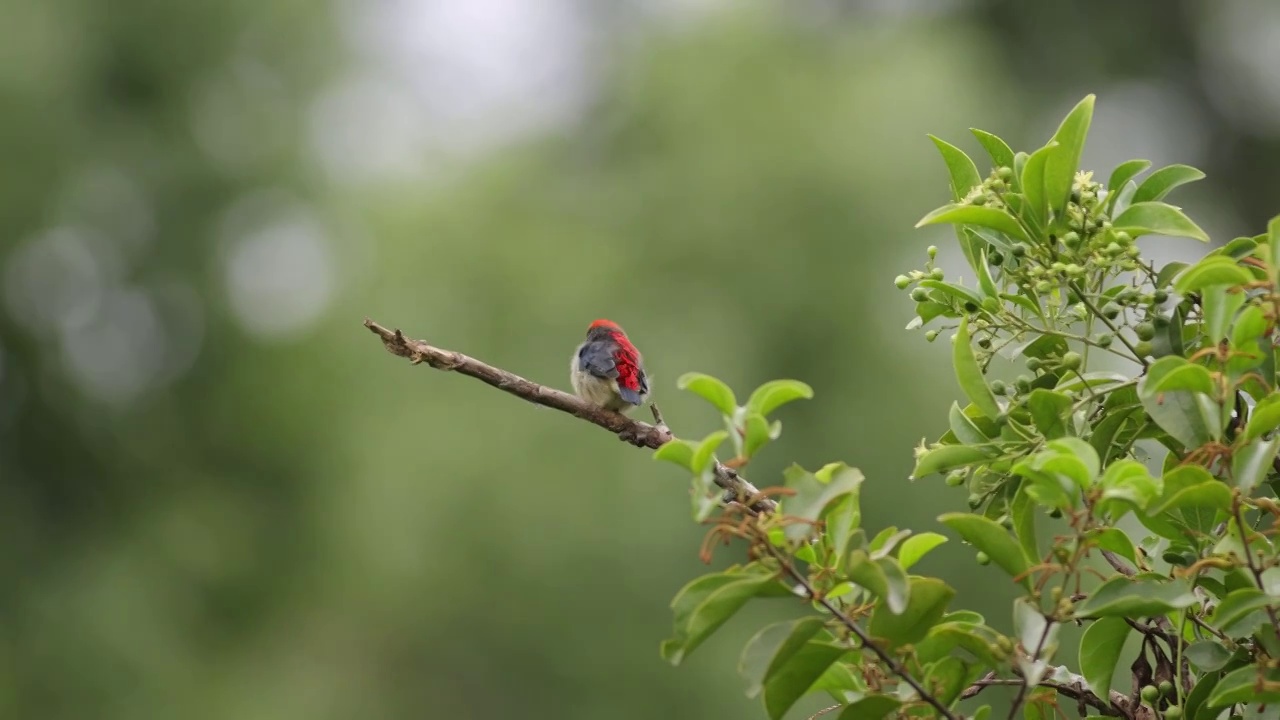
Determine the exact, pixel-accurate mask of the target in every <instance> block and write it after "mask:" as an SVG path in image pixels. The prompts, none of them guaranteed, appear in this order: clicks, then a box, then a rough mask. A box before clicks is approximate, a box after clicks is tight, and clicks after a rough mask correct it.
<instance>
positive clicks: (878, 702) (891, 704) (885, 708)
mask: <svg viewBox="0 0 1280 720" xmlns="http://www.w3.org/2000/svg"><path fill="white" fill-rule="evenodd" d="M900 707H902V701H901V700H899V699H898V698H896V697H893V696H892V695H868V696H867V697H864V698H862V699H861V700H858V701H857V702H854V703H850V704H849V705H847V706H845V708H844V710H842V711H840V715H839V717H837V718H836V720H884V717H885V716H886V715H888V714H890V713H892V712H895V711H896V710H897V709H898V708H900Z"/></svg>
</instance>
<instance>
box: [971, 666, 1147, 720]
mask: <svg viewBox="0 0 1280 720" xmlns="http://www.w3.org/2000/svg"><path fill="white" fill-rule="evenodd" d="M993 685H1025V682H1024V681H1023V679H1022V678H998V677H996V676H995V673H987V675H986V676H985V677H983V678H981V679H980V680H977V681H975V682H974V683H973V684H972V685H970V686H969V687H967V688H965V690H964V692H962V693H960V699H961V700H968V699H969V698H971V697H974V696H976V695H977V694H978V693H980V692H982V690H983V689H984V688H988V687H991V686H993ZM1038 686H1039V687H1042V688H1049V689H1050V690H1053V691H1055V692H1057V693H1058V694H1059V695H1064V696H1066V697H1069V698H1071V699H1072V700H1075V701H1076V702H1081V703H1084V704H1085V705H1088V706H1089V707H1092V708H1096V709H1097V710H1098V711H1099V712H1101V713H1102V714H1103V715H1110V716H1112V717H1124V714H1123V713H1121V712H1120V711H1119V710H1117V709H1116V708H1114V707H1112V706H1111V705H1110V704H1108V703H1107V702H1106V701H1105V700H1103V699H1102V698H1100V697H1098V696H1097V695H1094V694H1093V693H1092V692H1090V691H1088V690H1085V689H1083V688H1081V687H1079V686H1077V685H1064V684H1062V683H1056V682H1053V681H1052V680H1044V681H1041V682H1040V683H1038Z"/></svg>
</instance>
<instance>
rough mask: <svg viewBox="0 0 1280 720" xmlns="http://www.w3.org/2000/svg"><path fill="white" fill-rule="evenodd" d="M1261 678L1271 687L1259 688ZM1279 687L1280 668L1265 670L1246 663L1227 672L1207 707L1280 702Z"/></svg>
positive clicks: (1214, 690) (1210, 696)
mask: <svg viewBox="0 0 1280 720" xmlns="http://www.w3.org/2000/svg"><path fill="white" fill-rule="evenodd" d="M1259 679H1261V680H1263V681H1265V682H1266V683H1268V685H1267V686H1266V687H1270V688H1271V689H1259V687H1258V684H1259V683H1258V680H1259ZM1277 687H1280V668H1271V669H1266V670H1264V669H1262V668H1259V667H1257V666H1256V665H1246V666H1244V667H1242V668H1239V669H1237V670H1233V671H1231V672H1229V673H1227V674H1226V675H1224V676H1223V677H1222V679H1221V680H1219V681H1218V685H1217V687H1215V688H1214V689H1213V693H1212V694H1211V695H1209V700H1208V701H1207V702H1206V703H1205V707H1209V708H1216V707H1225V706H1227V705H1234V704H1236V703H1251V704H1252V703H1267V704H1270V703H1274V702H1280V690H1277V689H1276V688H1277Z"/></svg>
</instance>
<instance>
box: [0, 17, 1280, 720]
mask: <svg viewBox="0 0 1280 720" xmlns="http://www.w3.org/2000/svg"><path fill="white" fill-rule="evenodd" d="M0 17H3V18H4V21H3V23H0V108H3V112H0V281H2V283H3V291H2V293H0V304H2V307H0V310H2V312H0V558H3V568H2V569H0V573H3V576H2V577H0V587H2V588H3V589H2V590H0V617H2V618H3V622H2V623H0V717H4V718H49V719H51V720H52V719H60V718H68V719H69V718H76V719H80V718H101V719H104V720H106V719H110V718H129V719H130V720H145V719H147V718H173V717H179V716H181V717H193V718H219V719H220V718H237V719H243V720H254V719H258V718H262V719H264V720H265V719H268V718H269V719H272V720H290V719H292V718H298V719H304V718H305V719H306V720H322V719H324V718H460V719H475V720H487V719H490V718H556V719H560V718H563V719H566V720H576V719H586V718H592V719H594V718H620V719H630V718H657V717H666V718H675V717H680V718H684V717H689V718H731V717H732V718H757V717H761V718H762V717H764V713H763V709H762V708H761V707H760V706H759V704H758V702H756V701H751V700H748V699H746V698H745V697H744V696H743V694H742V684H741V682H740V681H739V679H738V678H737V677H736V675H735V673H734V668H735V665H736V657H737V653H738V651H739V649H740V647H741V644H742V642H744V641H745V640H746V638H747V637H748V636H749V634H750V633H751V632H753V631H754V629H756V628H757V627H758V626H759V625H760V624H761V623H763V622H764V621H765V620H767V619H777V618H779V617H782V616H785V615H786V614H789V613H793V612H796V611H797V610H798V609H797V608H792V607H790V606H789V605H787V604H786V603H785V602H780V603H779V602H775V603H774V605H772V606H769V605H763V606H761V607H758V608H753V609H750V610H749V611H747V612H745V613H744V614H743V616H742V617H740V618H739V619H737V620H736V621H735V622H734V623H732V624H731V625H730V626H729V627H728V628H727V629H726V630H725V631H724V632H723V633H722V634H721V635H718V636H717V637H715V638H714V639H713V640H712V641H711V642H709V643H708V644H707V645H705V646H703V648H701V649H700V650H699V651H698V652H697V653H695V654H694V655H693V656H692V657H691V658H690V659H689V660H688V661H687V662H686V665H685V666H683V667H681V668H671V667H669V666H667V665H665V664H664V663H663V662H662V661H661V660H660V659H659V657H658V652H657V649H658V644H659V642H660V641H661V640H662V639H663V638H664V637H666V635H667V633H668V632H669V630H670V616H669V609H668V606H667V604H668V602H669V600H670V599H671V597H672V596H673V595H674V593H675V592H676V591H677V590H678V589H679V588H680V586H681V585H682V584H683V583H684V582H686V581H687V580H689V579H691V578H692V577H694V576H695V575H696V574H698V573H700V572H703V571H704V570H705V567H704V566H703V565H702V564H701V563H700V562H699V561H698V560H697V548H698V544H699V542H700V540H701V537H702V533H703V529H702V528H700V527H698V526H696V525H694V524H693V523H692V522H690V519H689V505H688V496H687V483H686V480H685V478H684V477H683V476H682V475H681V474H680V472H679V471H677V470H676V469H675V468H674V467H672V466H669V465H666V464H661V465H659V464H655V463H654V461H653V460H651V459H650V457H649V454H648V453H647V452H641V451H637V450H635V449H633V448H628V447H627V446H625V445H623V444H621V443H619V442H618V441H617V440H616V439H614V438H612V437H610V436H609V435H608V434H607V433H604V432H601V431H600V430H599V429H597V428H594V427H592V426H589V425H587V424H585V423H582V422H579V421H576V420H574V419H572V418H569V417H567V416H564V415H561V414H559V413H554V412H552V411H548V410H542V409H538V408H535V407H533V406H531V405H527V404H524V403H520V402H518V401H515V400H513V399H511V398H509V397H507V396H504V395H503V394H501V393H498V392H495V391H493V390H492V389H489V388H486V387H484V386H482V385H480V384H479V383H477V382H475V381H472V380H469V379H466V378H463V377H458V376H451V375H446V374H443V373H438V372H434V371H430V370H427V369H423V368H413V367H410V366H409V365H408V364H407V363H405V362H403V361H402V360H399V359H397V358H393V357H391V356H390V355H388V354H387V353H385V352H384V351H383V350H382V349H381V347H380V345H379V343H378V342H377V340H376V339H375V338H374V337H372V336H370V335H369V333H368V332H367V331H365V330H364V329H362V328H361V327H360V322H361V320H362V319H363V318H364V317H366V316H368V317H372V318H373V319H375V320H378V321H379V322H382V323H384V324H387V325H390V326H396V327H400V328H402V329H404V331H405V332H406V333H407V334H409V335H411V336H414V337H422V338H425V339H427V340H429V341H431V342H433V343H435V344H437V345H441V346H443V347H448V348H453V349H457V350H461V351H463V352H466V353H469V354H472V355H474V356H477V357H479V358H482V359H485V360H487V361H490V362H492V363H494V364H497V365H500V366H502V367H505V368H508V369H510V370H512V371H514V372H517V373H520V374H522V375H524V376H526V377H529V378H532V379H536V380H539V381H543V382H546V383H549V384H553V385H556V386H559V387H562V388H564V387H567V384H568V383H567V377H566V376H567V366H568V358H569V354H570V352H571V351H572V349H573V347H574V346H575V345H576V344H577V343H578V342H579V341H580V339H581V337H582V335H583V333H584V332H585V328H586V326H587V324H588V323H589V322H590V321H591V320H592V319H594V318H596V317H609V318H612V319H614V320H616V321H618V322H620V323H621V324H622V325H623V326H624V327H625V328H626V329H627V330H628V332H629V333H630V334H631V336H632V337H633V339H634V340H635V341H636V342H637V344H638V345H639V346H640V348H641V350H642V351H643V352H644V353H645V357H646V361H647V364H648V366H649V370H650V373H651V375H652V376H653V384H654V387H655V390H656V393H657V394H656V399H658V400H659V401H660V402H661V404H662V405H663V408H664V410H665V412H666V415H667V419H668V421H669V422H670V423H671V424H672V425H673V426H674V427H675V429H676V430H677V432H680V433H682V434H685V435H689V436H701V435H702V434H705V433H706V432H709V431H710V430H712V429H714V428H715V427H716V425H717V419H716V418H715V417H714V416H713V414H712V412H711V411H710V410H709V408H708V406H706V405H705V404H704V403H702V402H701V401H700V400H697V399H695V398H692V397H691V396H687V395H686V394H684V393H680V392H678V391H676V389H675V387H674V385H675V379H676V377H678V376H679V375H680V374H681V373H683V372H685V371H689V370H699V371H703V372H708V373H712V374H714V375H717V376H719V377H721V378H723V379H725V380H726V381H728V382H729V383H730V384H731V385H733V386H734V388H735V389H736V390H737V391H738V392H739V394H740V395H742V396H745V394H746V393H748V392H749V391H750V390H751V389H752V388H753V387H754V386H755V385H757V384H759V383H760V382H763V381H765V380H768V379H771V378H776V377H794V378H799V379H802V380H805V381H807V382H809V383H810V384H812V385H813V386H814V388H815V389H816V392H817V397H816V398H815V399H814V400H812V401H809V402H805V403H798V404H795V405H791V406H788V407H787V408H786V409H785V410H784V411H782V415H781V417H782V418H783V420H784V426H785V428H784V434H783V441H782V442H781V443H780V444H777V445H775V446H773V447H771V448H770V449H768V450H767V451H766V453H765V454H764V455H763V456H762V457H761V459H760V460H759V462H758V464H756V465H753V467H752V468H751V473H750V475H751V477H752V478H753V479H754V480H755V481H756V482H757V484H760V485H767V484H771V483H772V482H776V480H777V479H778V477H779V472H780V471H781V469H782V468H783V467H785V466H786V465H787V464H789V463H790V462H792V461H795V462H799V463H800V464H802V465H805V466H806V467H809V468H815V467H817V466H820V465H821V464H823V463H826V462H829V461H834V460H844V461H846V462H849V463H851V464H853V465H856V466H859V467H860V468H862V469H863V471H864V472H865V473H866V475H867V477H868V482H867V483H866V485H865V486H864V509H865V523H866V524H867V526H868V527H869V529H870V530H871V531H872V532H874V531H876V530H879V529H881V528H883V527H887V526H890V525H895V526H898V527H908V528H911V529H913V530H916V531H923V530H926V529H935V523H934V522H933V518H934V517H935V516H936V515H937V514H938V513H939V512H942V511H945V510H947V509H954V508H957V507H962V506H963V502H964V493H963V490H959V489H950V488H945V487H944V486H943V485H942V483H941V482H940V481H937V480H936V479H934V480H930V481H925V482H920V483H915V484H912V483H909V482H908V481H907V479H906V478H907V474H908V472H909V470H910V466H911V459H912V455H911V450H912V447H913V446H914V445H916V444H917V443H918V442H919V441H920V440H921V438H923V437H929V438H936V437H937V435H938V434H939V433H940V432H941V431H942V430H943V429H944V428H945V410H946V408H947V407H948V406H949V405H950V403H951V401H952V399H953V398H954V397H955V396H956V395H957V388H956V386H955V383H954V381H953V379H952V377H951V371H950V368H949V365H948V361H947V356H946V355H947V353H946V347H945V343H938V344H936V345H928V344H926V343H925V342H924V340H923V337H922V334H921V333H920V332H915V333H908V332H905V331H904V330H903V326H904V325H905V324H906V322H907V320H908V319H909V318H910V316H911V313H910V303H909V301H908V300H907V298H906V297H905V296H904V294H902V293H899V292H897V291H896V290H894V288H893V285H892V278H893V277H894V275H896V274H898V273H899V272H902V271H905V270H909V269H911V268H914V267H919V266H921V265H922V264H923V261H924V248H925V246H927V245H929V244H931V243H937V244H939V245H942V246H943V247H944V250H943V253H942V260H943V265H944V266H945V267H947V268H948V269H950V270H952V271H960V270H961V268H962V261H961V260H960V259H959V256H958V253H956V252H954V251H953V249H952V248H951V247H949V245H948V242H947V241H948V239H949V236H948V234H947V231H946V230H936V231H935V230H932V229H931V230H927V231H926V230H920V231H915V230H912V226H913V224H914V223H915V221H916V220H917V219H919V218H920V217H921V216H922V215H924V214H925V213H926V212H928V211H929V210H931V209H933V208H934V207H935V206H937V205H939V204H941V203H943V202H945V201H946V200H947V192H948V191H947V179H946V175H945V173H944V170H943V167H942V164H941V162H940V161H939V159H938V158H937V156H936V151H935V149H934V148H933V146H932V144H931V143H930V142H929V141H928V139H927V138H926V137H925V134H926V133H934V134H937V135H939V136H941V137H943V138H946V139H949V140H951V141H953V142H957V143H958V144H960V145H961V146H962V147H964V148H966V149H968V150H970V151H971V152H972V153H973V154H974V155H975V157H977V156H978V154H977V146H976V143H975V142H973V141H972V140H971V138H969V137H968V134H967V130H966V129H967V128H968V127H971V126H976V127H981V128H984V129H987V130H991V131H994V132H996V133H998V134H1001V135H1002V136H1004V137H1005V138H1006V139H1007V140H1009V141H1010V142H1011V143H1012V144H1013V145H1014V146H1015V147H1016V148H1020V149H1021V148H1028V147H1031V146H1033V145H1034V146H1038V145H1039V144H1040V143H1042V142H1043V141H1044V139H1045V138H1046V137H1048V135H1049V134H1050V133H1051V132H1052V130H1053V128H1054V126H1055V125H1056V123H1057V122H1058V120H1059V119H1060V118H1061V116H1062V114H1063V113H1064V112H1065V111H1066V110H1067V109H1069V108H1070V107H1071V105H1073V104H1074V103H1075V102H1076V101H1077V100H1079V99H1080V97H1082V96H1083V95H1085V94H1086V93H1089V92H1096V93H1097V94H1098V110H1097V115H1096V117H1095V120H1094V129H1093V133H1092V135H1091V138H1090V141H1089V142H1090V144H1089V146H1088V149H1087V151H1086V161H1087V163H1088V164H1089V166H1090V167H1094V168H1097V169H1098V171H1099V174H1100V175H1101V176H1102V177H1103V178H1104V179H1105V175H1106V173H1108V172H1109V171H1110V168H1111V167H1112V166H1113V165H1114V164H1115V163H1117V162H1119V161H1122V160H1125V159H1129V158H1130V157H1145V158H1147V159H1150V160H1152V161H1154V162H1156V163H1157V164H1164V163H1170V162H1185V163H1190V164H1193V165H1197V166H1199V167H1202V168H1203V169H1205V170H1206V171H1207V172H1208V173H1209V179H1208V180H1207V181H1205V182H1203V183H1200V184H1199V185H1198V186H1193V187H1192V188H1189V189H1187V190H1186V191H1185V192H1182V193H1181V194H1180V196H1179V197H1180V200H1181V202H1182V203H1183V204H1184V205H1185V206H1186V207H1187V209H1188V211H1189V212H1190V213H1191V214H1192V216H1193V217H1195V218H1197V219H1198V220H1199V221H1200V222H1201V224H1202V225H1204V226H1205V227H1206V229H1207V230H1209V232H1210V233H1211V234H1212V235H1214V237H1215V238H1218V239H1227V238H1230V237H1233V236H1234V235H1237V234H1244V233H1250V234H1252V233H1255V232H1258V231H1259V229H1260V228H1261V227H1262V226H1263V223H1264V222H1265V221H1266V219H1267V218H1268V217H1270V216H1271V215H1273V214H1274V213H1275V212H1277V211H1280V201H1278V200H1277V199H1278V198H1280V174H1278V173H1276V172H1275V168H1276V167H1277V166H1280V165H1278V163H1280V119H1278V118H1280V75H1277V74H1276V73H1275V72H1274V68H1275V67H1276V64H1277V62H1278V61H1277V59H1276V57H1275V52H1274V50H1275V48H1276V47H1280V45H1277V43H1276V42H1275V39H1276V37H1277V36H1280V6H1277V5H1276V4H1274V3H1264V2H1261V1H1258V2H1248V1H1246V0H1238V1H1235V0H1227V1H1225V2H1223V1H1220V0H1219V1H1215V0H1198V1H1194V2H1193V1H1189V0H1188V1H1182V2H1170V1H1169V0H1146V1H1143V2H1137V1H1134V2H1129V3H1111V2H1104V1H1103V0H1082V1H1081V2H1077V3H1074V4H1072V5H1071V6H1070V7H1067V6H1063V5H1060V4H1052V3H1043V4H1035V3H1015V2H1012V1H1009V2H999V1H996V0H947V1H945V2H932V1H926V0H910V1H908V0H876V1H873V0H864V1H854V0H845V1H843V2H841V1H837V0H824V1H819V0H797V1H793V2H788V3H781V2H765V1H763V0H748V1H745V2H726V1H719V2H717V1H715V0H698V1H694V0H662V1H661V2H652V1H651V2H641V1H639V0H633V1H632V2H612V3H601V2H595V1H593V0H467V2H458V1H457V0H432V1H428V0H421V1H419V2H414V1H413V0H380V1H379V2H360V0H346V1H345V2H333V3H323V4H316V3H310V2H301V1H300V0H262V1H260V2H248V1H247V0H218V1H216V2H215V1H214V0H191V1H189V2H183V3H169V2H161V1H160V0H115V2H112V3H100V2H94V1H92V0H40V2H29V1H24V0H0ZM1192 245H1194V243H1192V244H1191V245H1181V244H1172V243H1161V242H1159V241H1158V240H1153V241H1151V243H1149V244H1148V245H1147V248H1148V250H1150V251H1151V252H1152V253H1153V254H1154V255H1155V256H1156V257H1157V258H1158V259H1159V258H1161V257H1162V255H1161V254H1162V253H1165V254H1166V255H1167V257H1173V256H1175V255H1179V254H1187V253H1192V252H1197V251H1198V249H1197V248H1195V247H1192ZM1157 246H1158V247H1157ZM1165 259H1167V258H1165ZM960 274H961V275H963V272H961V273H960ZM970 556H971V552H970V551H969V550H966V549H965V548H963V547H960V546H959V544H958V543H951V544H950V545H948V546H946V547H944V548H943V549H942V550H940V551H939V552H937V553H935V554H934V555H932V556H930V558H929V559H928V560H926V561H925V563H924V564H922V565H921V570H922V571H923V572H926V573H931V574H938V575H941V576H942V577H944V578H945V579H947V580H948V581H949V582H951V583H953V584H954V585H955V586H956V587H957V588H958V590H959V592H960V597H959V598H958V600H957V604H960V605H966V606H969V607H974V608H976V609H979V610H982V611H984V612H987V613H988V614H989V619H990V620H991V621H992V622H993V623H994V624H996V625H997V626H998V627H1006V628H1007V626H1008V622H1007V621H1006V620H1004V617H1005V615H1006V614H1007V612H1008V610H1007V607H1008V606H1007V604H1006V603H1005V599H1006V598H1007V594H1006V592H1005V590H1004V589H1003V588H1002V586H1001V584H1000V582H998V580H999V575H1000V574H999V571H998V570H994V569H986V568H977V567H976V566H974V565H972V564H970V562H969V558H970ZM739 559H740V557H739V556H737V555H734V553H733V550H723V549H722V550H721V551H720V552H719V554H718V555H717V558H716V564H717V565H721V564H725V563H728V562H731V561H737V560H739ZM811 700H812V702H809V703H806V704H805V705H804V706H803V707H802V708H797V710H796V711H795V713H794V715H795V717H804V716H806V715H807V714H808V712H812V711H813V708H816V707H821V706H822V705H823V704H824V703H822V702H821V699H820V698H814V699H811ZM803 710H808V712H802V711H803Z"/></svg>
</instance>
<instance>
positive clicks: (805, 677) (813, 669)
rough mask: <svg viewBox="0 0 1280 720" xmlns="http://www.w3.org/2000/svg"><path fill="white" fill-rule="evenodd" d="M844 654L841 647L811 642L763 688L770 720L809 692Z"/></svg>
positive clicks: (766, 710)
mask: <svg viewBox="0 0 1280 720" xmlns="http://www.w3.org/2000/svg"><path fill="white" fill-rule="evenodd" d="M846 652H848V649H847V648H845V647H844V646H842V645H837V644H833V643H826V642H819V641H814V640H811V641H809V642H808V643H806V644H805V646H804V647H803V648H801V649H800V651H799V652H797V653H796V654H795V655H793V656H792V657H791V658H790V659H789V660H788V661H787V662H786V663H785V664H784V665H782V666H781V667H779V668H778V670H777V671H776V672H775V673H774V675H773V677H771V678H770V679H769V680H768V681H767V682H766V683H765V685H764V707H765V712H767V713H769V717H770V718H771V720H779V719H780V718H781V717H782V716H783V715H786V714H787V711H788V710H790V709H791V706H792V705H795V704H796V701H797V700H799V699H800V698H801V697H803V696H804V695H805V693H807V692H809V688H810V687H813V684H814V683H815V682H817V680H818V678H820V677H822V674H823V673H825V672H826V671H827V668H829V667H831V664H832V663H834V662H835V661H836V660H838V659H839V658H840V656H841V655H844V654H845V653H846Z"/></svg>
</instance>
